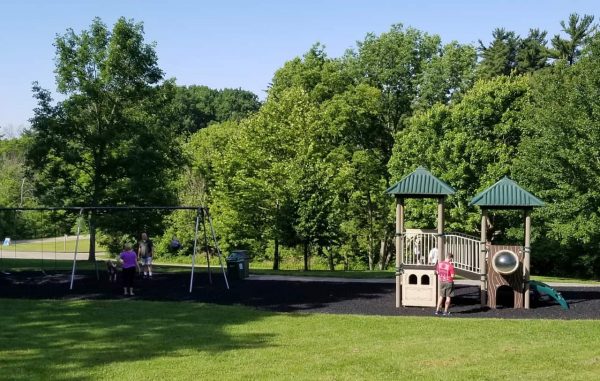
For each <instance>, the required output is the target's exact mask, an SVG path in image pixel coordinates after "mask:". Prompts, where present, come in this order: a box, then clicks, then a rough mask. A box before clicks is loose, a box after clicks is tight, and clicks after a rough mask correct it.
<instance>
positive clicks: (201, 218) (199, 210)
mask: <svg viewBox="0 0 600 381" xmlns="http://www.w3.org/2000/svg"><path fill="white" fill-rule="evenodd" d="M176 210H188V211H195V212H196V215H195V225H194V245H193V253H192V263H191V274H190V287H189V292H190V293H191V292H192V290H193V285H194V273H195V267H196V256H197V255H198V239H199V234H198V232H199V228H200V225H202V231H203V238H204V249H205V252H206V260H207V269H208V279H209V283H210V284H212V275H211V267H210V255H209V232H208V229H210V238H212V240H213V243H214V248H215V251H216V254H217V257H218V258H219V264H220V267H221V272H222V273H223V278H224V280H225V287H226V288H227V289H228V290H229V281H228V280H227V274H226V272H225V267H224V265H223V256H222V254H221V250H220V248H219V243H218V241H217V236H216V233H215V229H214V226H213V222H212V218H211V216H210V213H209V211H208V208H206V207H202V206H81V207H79V206H77V207H29V208H28V207H17V208H8V207H5V208H0V211H8V212H13V213H14V219H13V237H14V233H15V231H14V229H16V213H17V212H24V211H38V212H40V213H42V212H47V211H51V212H57V211H64V212H72V213H78V218H77V233H76V235H75V248H74V251H73V265H72V267H71V276H70V282H69V289H70V290H73V286H74V282H75V275H76V271H77V255H78V254H79V243H80V238H81V233H82V221H83V216H84V213H85V212H92V213H99V212H104V213H112V212H115V211H126V212H130V211H176ZM207 225H208V228H207ZM65 240H66V238H65ZM7 243H8V247H10V246H11V245H12V246H13V247H14V258H15V259H16V258H17V249H16V243H15V242H14V241H13V242H12V243H11V240H10V238H7V239H5V242H4V243H3V245H2V246H1V247H0V260H2V259H5V256H4V255H3V254H4V252H5V250H4V247H7V245H4V244H7ZM41 243H42V251H41V258H42V273H45V268H44V238H42V239H41ZM65 252H66V241H65ZM56 261H57V238H56V234H55V235H54V264H55V265H54V266H55V268H56ZM94 268H95V271H96V278H97V279H100V277H99V274H98V265H97V262H96V260H95V258H94Z"/></svg>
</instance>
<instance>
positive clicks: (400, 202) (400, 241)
mask: <svg viewBox="0 0 600 381" xmlns="http://www.w3.org/2000/svg"><path fill="white" fill-rule="evenodd" d="M402 253H404V199H402V198H400V197H399V196H396V308H400V306H401V304H402V303H401V301H402V262H403V258H402Z"/></svg>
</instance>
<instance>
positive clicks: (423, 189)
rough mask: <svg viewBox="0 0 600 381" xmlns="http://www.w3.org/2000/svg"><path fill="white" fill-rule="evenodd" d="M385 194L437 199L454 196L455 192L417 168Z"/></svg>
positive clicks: (428, 173)
mask: <svg viewBox="0 0 600 381" xmlns="http://www.w3.org/2000/svg"><path fill="white" fill-rule="evenodd" d="M386 193H388V194H393V195H396V196H412V197H439V196H448V195H451V194H454V193H455V190H454V188H452V187H451V186H450V185H448V184H446V183H445V182H443V181H442V180H440V179H438V178H437V177H435V176H434V175H432V174H431V173H430V172H429V171H428V170H426V169H425V168H423V167H419V168H417V169H416V170H415V171H414V172H413V173H411V174H409V175H407V176H405V177H404V178H403V179H402V180H400V181H398V182H397V183H396V184H395V185H393V186H391V187H389V188H388V190H387V191H386Z"/></svg>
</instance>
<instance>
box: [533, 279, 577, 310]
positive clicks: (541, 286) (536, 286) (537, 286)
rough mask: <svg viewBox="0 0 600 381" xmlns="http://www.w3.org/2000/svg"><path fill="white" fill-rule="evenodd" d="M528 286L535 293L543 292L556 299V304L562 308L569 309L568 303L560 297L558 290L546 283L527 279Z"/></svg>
mask: <svg viewBox="0 0 600 381" xmlns="http://www.w3.org/2000/svg"><path fill="white" fill-rule="evenodd" d="M529 288H530V289H531V290H532V291H533V293H534V294H535V295H538V296H539V295H541V294H545V295H548V296H549V297H551V298H552V299H554V300H556V301H557V302H558V304H560V306H561V307H562V309H563V310H568V309H569V303H567V301H566V300H565V299H564V298H563V297H562V295H561V294H560V292H557V291H556V290H555V289H553V288H552V287H550V286H548V285H547V284H546V283H542V282H538V281H536V280H530V281H529Z"/></svg>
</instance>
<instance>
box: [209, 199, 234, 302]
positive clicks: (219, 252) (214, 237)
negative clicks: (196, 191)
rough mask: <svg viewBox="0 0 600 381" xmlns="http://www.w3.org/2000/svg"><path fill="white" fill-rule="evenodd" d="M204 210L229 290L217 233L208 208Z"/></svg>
mask: <svg viewBox="0 0 600 381" xmlns="http://www.w3.org/2000/svg"><path fill="white" fill-rule="evenodd" d="M204 211H205V213H206V217H208V224H209V225H210V231H211V233H212V237H213V240H214V242H215V249H217V255H218V256H219V263H220V264H221V271H222V272H223V277H224V278H225V286H226V287H227V289H228V290H229V282H228V281H227V274H226V273H225V267H223V258H222V256H221V249H219V242H217V235H216V234H215V229H214V227H213V223H212V218H210V214H209V213H208V209H204Z"/></svg>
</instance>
